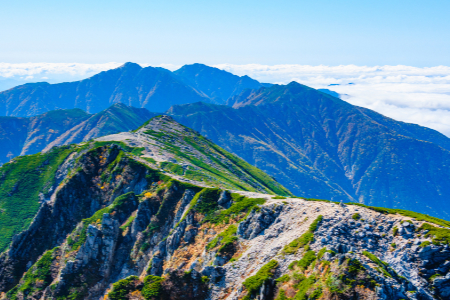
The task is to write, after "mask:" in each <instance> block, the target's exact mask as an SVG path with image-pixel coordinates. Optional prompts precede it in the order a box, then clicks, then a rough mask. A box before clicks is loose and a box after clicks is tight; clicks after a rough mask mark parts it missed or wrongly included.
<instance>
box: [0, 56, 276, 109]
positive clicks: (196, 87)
mask: <svg viewBox="0 0 450 300" xmlns="http://www.w3.org/2000/svg"><path fill="white" fill-rule="evenodd" d="M208 82H209V83H208ZM266 85H267V84H266ZM261 86H263V84H260V83H259V82H257V81H256V80H253V79H251V78H249V77H247V76H243V77H239V76H236V75H233V74H231V73H228V72H225V71H221V70H219V69H216V68H212V67H207V66H205V65H201V64H196V65H193V66H186V67H183V68H181V69H180V70H178V71H176V72H170V71H169V70H166V69H164V68H154V67H145V68H142V67H141V66H139V65H138V64H135V63H125V64H124V65H122V66H121V67H119V68H116V69H112V70H108V71H104V72H101V73H99V74H97V75H94V76H92V77H90V78H87V79H84V80H81V81H75V82H65V83H58V84H49V83H46V82H39V83H28V84H24V85H20V86H17V87H15V88H12V89H9V90H6V91H3V92H0V116H15V117H30V116H35V115H39V114H43V113H45V112H47V111H51V110H56V109H72V108H79V109H82V110H84V111H86V112H88V113H98V112H100V111H102V110H104V109H106V108H108V107H109V106H111V105H113V104H115V103H123V104H126V105H128V106H133V107H138V108H147V109H148V110H150V111H153V112H164V111H166V110H167V109H169V108H170V107H171V106H172V105H177V104H185V103H194V102H198V101H203V102H208V103H219V104H221V103H225V101H226V100H227V99H228V97H231V96H233V95H235V94H237V93H240V92H241V91H242V90H244V89H248V88H259V87H261Z"/></svg>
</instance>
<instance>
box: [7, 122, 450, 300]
mask: <svg viewBox="0 0 450 300" xmlns="http://www.w3.org/2000/svg"><path fill="white" fill-rule="evenodd" d="M194 141H195V143H194ZM206 163H207V166H211V167H212V169H208V168H207V167H206V166H205V164H206ZM189 171H195V172H197V173H194V175H195V176H194V177H192V176H190V175H189ZM0 174H1V175H0V201H1V202H0V207H1V214H0V228H2V230H1V231H0V246H1V247H2V250H1V251H2V254H1V255H0V292H1V293H2V294H1V299H8V300H16V299H73V300H81V299H102V300H106V299H110V300H123V299H146V300H151V299H153V300H162V299H172V300H178V299H180V300H181V299H192V300H206V299H211V300H213V299H214V300H216V299H229V300H232V299H264V300H269V299H277V300H281V299H323V300H331V299H389V300H390V299H393V300H397V299H398V300H399V299H447V298H448V297H449V296H450V273H449V270H450V263H449V261H450V250H449V243H450V222H447V221H444V220H440V219H437V218H433V217H429V216H426V215H423V214H418V213H414V212H409V211H402V210H389V209H380V208H372V207H366V206H358V205H344V204H338V203H333V202H329V201H311V200H307V199H302V198H293V197H291V195H290V193H289V191H287V190H286V189H284V188H283V187H282V186H281V185H279V184H278V183H277V182H275V181H274V180H273V179H271V178H270V177H269V176H267V175H265V174H264V173H263V172H261V171H260V170H257V169H256V168H253V167H249V166H248V165H247V164H245V163H244V162H243V161H242V160H240V159H238V158H237V157H235V156H233V155H231V154H229V153H227V152H226V151H225V150H223V149H221V148H219V147H218V146H216V145H214V144H213V143H212V142H210V141H209V140H207V139H205V138H203V137H201V136H200V135H199V134H198V133H197V132H195V131H193V130H191V129H189V128H186V127H184V126H182V125H180V124H178V123H176V122H175V121H174V120H173V119H171V118H170V117H168V116H158V117H155V118H153V119H151V120H150V121H149V122H148V123H146V124H144V125H143V126H142V127H140V128H138V129H137V130H135V131H133V132H126V133H122V134H115V135H110V136H107V137H102V138H99V139H97V140H96V141H92V142H88V143H82V144H79V145H71V146H64V147H56V148H53V149H51V150H50V151H48V152H46V153H42V154H35V155H30V156H22V157H18V158H15V159H14V160H13V162H11V163H8V164H5V165H3V166H2V167H1V168H0ZM199 174H203V175H199ZM191 175H192V174H191ZM239 184H240V185H239ZM228 187H232V188H233V189H230V188H228ZM255 191H262V192H264V193H258V192H255ZM281 195H285V196H281ZM6 233H8V234H6Z"/></svg>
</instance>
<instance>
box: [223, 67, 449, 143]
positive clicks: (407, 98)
mask: <svg viewBox="0 0 450 300" xmlns="http://www.w3.org/2000/svg"><path fill="white" fill-rule="evenodd" d="M215 67H217V68H220V69H223V70H226V71H229V72H231V73H234V74H237V75H248V76H250V77H252V78H255V79H257V80H259V81H262V82H272V83H281V84H286V83H289V82H291V81H297V82H299V83H302V84H305V85H307V86H310V87H313V88H327V89H330V90H332V91H335V92H337V93H339V94H346V95H348V96H347V97H342V98H343V99H344V100H346V101H348V102H349V103H351V104H354V105H358V106H362V107H366V108H370V109H373V110H375V111H377V112H379V113H381V114H383V115H386V116H388V117H391V118H393V119H396V120H400V121H404V122H409V123H415V124H419V125H422V126H426V127H430V128H433V129H436V130H438V131H440V132H442V133H444V134H445V135H447V136H450V67H447V66H437V67H430V68H417V67H410V66H375V67H366V66H355V65H346V66H303V65H275V66H265V65H230V64H222V65H215ZM350 83H352V84H350ZM330 84H339V85H335V86H329V85H330Z"/></svg>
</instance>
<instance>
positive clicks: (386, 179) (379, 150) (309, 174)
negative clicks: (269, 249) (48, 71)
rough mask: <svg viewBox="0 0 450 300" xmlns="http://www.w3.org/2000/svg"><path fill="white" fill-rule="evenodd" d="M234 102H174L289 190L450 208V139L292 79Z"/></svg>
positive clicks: (180, 113)
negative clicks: (355, 104)
mask: <svg viewBox="0 0 450 300" xmlns="http://www.w3.org/2000/svg"><path fill="white" fill-rule="evenodd" d="M229 104H233V108H231V107H229V106H218V105H212V104H205V103H194V104H187V105H182V106H174V107H172V108H171V109H170V110H169V111H168V114H170V115H171V116H173V117H174V118H175V119H176V120H177V121H178V122H180V123H182V124H184V125H186V126H188V127H191V128H193V129H195V130H197V131H199V132H200V133H201V134H202V135H204V136H206V137H208V138H210V139H211V140H212V141H214V142H215V143H217V144H218V145H220V146H221V147H223V148H225V149H226V150H228V151H230V152H232V153H235V154H236V155H238V156H240V157H242V158H243V159H244V160H246V161H247V162H249V163H250V164H252V165H254V166H256V167H258V168H260V169H262V170H264V171H265V172H266V173H267V174H270V175H271V176H273V177H274V178H276V179H277V180H278V181H279V182H280V183H282V184H283V185H284V186H286V187H287V188H289V189H290V190H291V191H292V192H293V193H294V194H296V195H300V196H305V197H311V198H319V199H332V200H335V201H340V200H344V201H353V202H360V203H364V204H367V205H374V206H382V207H390V208H402V209H410V210H418V211H420V212H423V213H427V214H431V215H434V216H439V217H442V218H449V216H450V202H448V199H449V198H450V185H449V184H448V181H449V180H450V168H449V166H450V139H449V138H447V137H446V136H444V135H443V134H440V133H439V132H437V131H435V130H432V129H428V128H425V127H421V126H418V125H414V124H408V123H403V122H398V121H395V120H392V119H390V118H387V117H384V116H383V115H380V114H378V113H376V112H374V111H371V110H369V109H365V108H361V107H357V106H353V105H351V104H349V103H347V102H345V101H342V100H340V99H338V98H335V97H332V96H330V95H327V94H325V93H322V92H319V91H317V90H315V89H312V88H309V87H306V86H304V85H301V84H298V83H296V82H292V83H290V84H288V85H274V86H272V87H269V88H260V89H258V90H247V91H244V92H242V93H241V94H240V95H238V96H234V97H232V98H231V99H230V103H229Z"/></svg>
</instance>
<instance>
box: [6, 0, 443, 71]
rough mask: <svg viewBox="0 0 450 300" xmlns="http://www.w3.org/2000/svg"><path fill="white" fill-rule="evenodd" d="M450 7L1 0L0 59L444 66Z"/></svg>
mask: <svg viewBox="0 0 450 300" xmlns="http://www.w3.org/2000/svg"><path fill="white" fill-rule="evenodd" d="M449 12H450V1H448V0H445V1H434V0H427V1H414V0H409V1H403V0H390V1H385V0H378V1H371V0H370V1H361V0H359V1H351V0H343V1H338V0H334V1H328V0H314V1H311V0H308V1H299V0H297V1H283V0H278V1H264V0H258V1H253V0H250V1H249V0H240V1H234V0H228V1H214V0H209V1H198V0H193V1H174V0H172V1H148V0H147V1H141V0H127V1H114V0H108V1H105V0H95V1H92V0H91V1H86V0H77V1H53V0H41V1H24V0H15V1H8V2H7V3H5V2H3V3H2V5H1V9H0V62H8V63H23V62H80V63H105V62H112V61H114V62H125V61H134V62H140V63H149V64H153V65H158V64H162V63H169V64H187V63H194V62H201V63H205V64H210V65H212V64H221V63H230V64H250V63H256V64H267V65H274V64H302V65H306V64H309V65H320V64H323V65H341V64H343V65H348V64H356V65H368V66H374V65H399V64H401V65H409V66H416V67H426V66H437V65H450V55H449V53H450V38H449V36H450V17H449V14H450V13H449Z"/></svg>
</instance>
